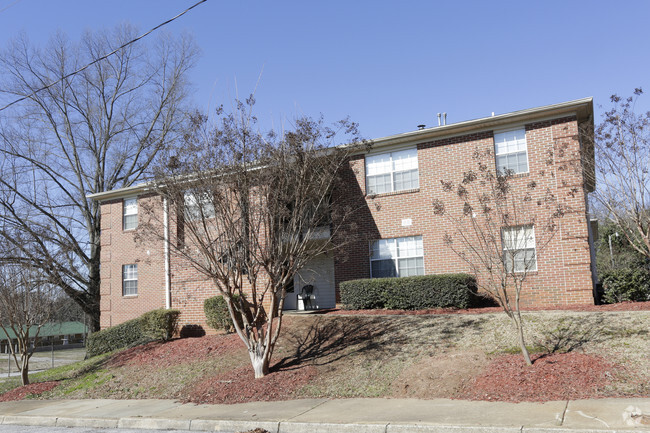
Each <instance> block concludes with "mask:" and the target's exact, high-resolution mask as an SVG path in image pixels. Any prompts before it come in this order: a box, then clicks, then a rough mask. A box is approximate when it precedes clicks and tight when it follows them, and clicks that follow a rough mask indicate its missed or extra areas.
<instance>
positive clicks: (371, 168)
mask: <svg viewBox="0 0 650 433" xmlns="http://www.w3.org/2000/svg"><path fill="white" fill-rule="evenodd" d="M390 172H391V160H390V153H382V154H381V155H373V156H366V176H374V175H377V174H385V173H390Z"/></svg>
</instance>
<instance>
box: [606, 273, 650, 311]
mask: <svg viewBox="0 0 650 433" xmlns="http://www.w3.org/2000/svg"><path fill="white" fill-rule="evenodd" d="M602 283H603V291H604V293H603V302H604V303H606V304H614V303H616V302H624V301H635V302H640V301H650V272H649V271H648V270H647V269H645V268H634V269H632V268H623V269H614V270H612V271H609V272H607V273H605V274H604V275H603V277H602Z"/></svg>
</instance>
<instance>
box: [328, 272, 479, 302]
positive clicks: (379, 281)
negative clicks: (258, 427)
mask: <svg viewBox="0 0 650 433" xmlns="http://www.w3.org/2000/svg"><path fill="white" fill-rule="evenodd" d="M340 289H341V302H342V303H343V305H344V308H346V309H349V310H365V309H379V308H387V309H390V310H422V309H427V308H449V307H455V308H468V307H470V306H471V304H472V302H473V301H474V299H475V298H476V291H477V287H476V279H475V278H474V277H473V276H471V275H467V274H444V275H423V276H418V277H402V278H373V279H363V280H351V281H345V282H343V283H341V286H340Z"/></svg>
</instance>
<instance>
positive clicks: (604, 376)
mask: <svg viewBox="0 0 650 433" xmlns="http://www.w3.org/2000/svg"><path fill="white" fill-rule="evenodd" d="M531 358H533V365H532V366H527V365H526V363H525V362H524V360H523V357H522V356H521V355H519V354H517V355H503V356H500V357H498V358H497V359H495V360H494V361H492V362H491V363H490V364H489V365H488V366H487V367H486V369H485V370H484V371H483V373H482V374H481V375H479V376H477V377H475V378H474V379H473V380H471V381H470V382H469V383H468V385H467V386H466V387H465V389H464V390H463V392H462V393H461V395H459V396H458V397H457V398H459V399H463V400H490V401H507V402H514V403H518V402H522V401H552V400H577V399H585V398H604V397H617V396H616V395H611V394H609V393H608V392H607V385H608V384H609V383H610V381H611V377H612V375H613V374H615V372H616V371H617V369H619V368H622V367H619V366H616V365H614V364H612V363H610V362H608V361H606V360H605V359H603V358H601V357H599V356H594V355H588V354H584V353H556V354H551V355H542V356H540V355H537V356H533V357H531ZM619 397H621V396H619ZM626 397H629V396H626Z"/></svg>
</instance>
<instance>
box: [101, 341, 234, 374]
mask: <svg viewBox="0 0 650 433" xmlns="http://www.w3.org/2000/svg"><path fill="white" fill-rule="evenodd" d="M243 347H244V346H243V344H242V342H241V339H240V338H239V337H238V336H237V334H230V335H207V336H204V337H201V338H179V339H176V340H172V341H168V342H166V343H162V342H152V343H148V344H145V345H143V346H136V347H133V348H131V349H127V350H125V351H123V352H120V353H118V354H116V355H115V356H113V357H112V358H111V360H110V361H109V362H108V365H109V366H110V367H122V366H126V365H137V366H146V365H152V366H159V367H169V366H171V365H178V364H182V363H186V362H187V360H188V358H191V359H192V360H196V361H199V360H201V359H207V358H210V357H214V356H219V355H222V354H225V353H228V352H231V351H233V350H241V349H243Z"/></svg>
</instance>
